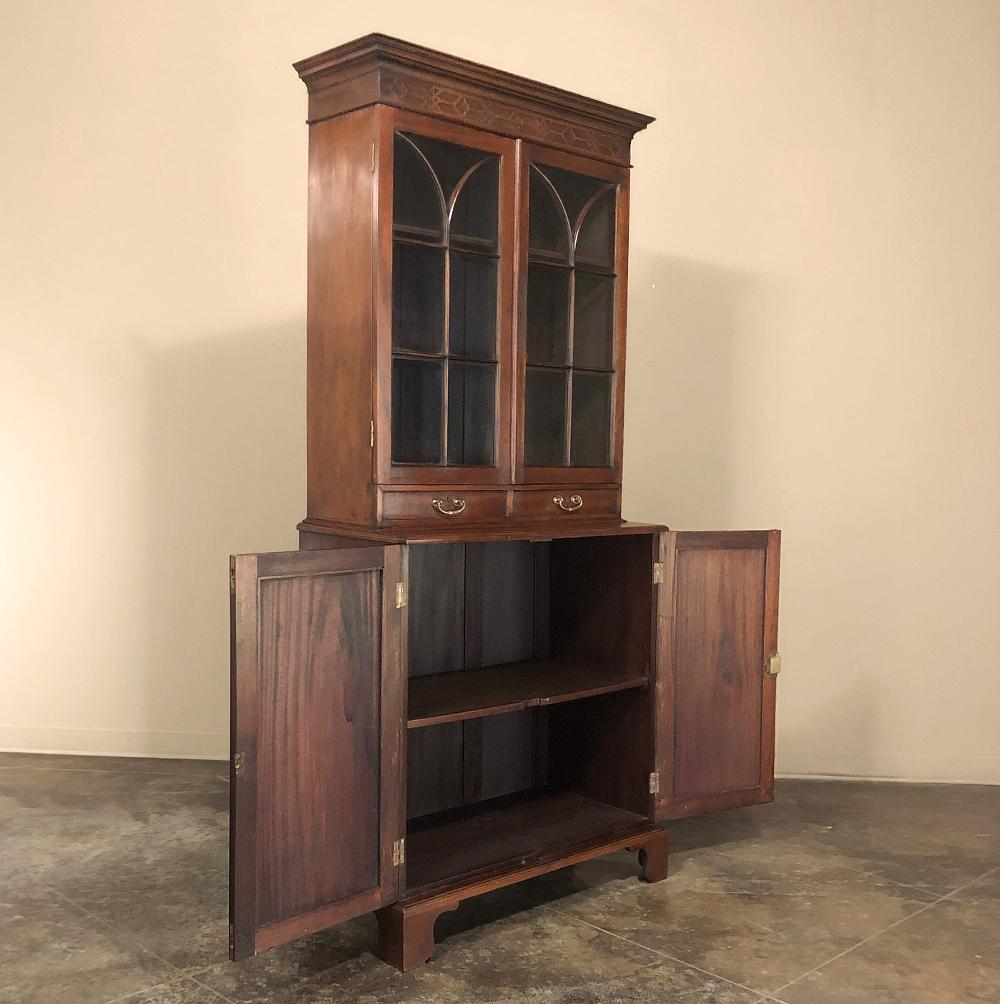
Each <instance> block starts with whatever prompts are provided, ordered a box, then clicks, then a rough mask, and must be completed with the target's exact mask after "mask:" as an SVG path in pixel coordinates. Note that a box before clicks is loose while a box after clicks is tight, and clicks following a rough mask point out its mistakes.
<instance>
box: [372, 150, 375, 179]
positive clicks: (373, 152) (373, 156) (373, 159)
mask: <svg viewBox="0 0 1000 1004" xmlns="http://www.w3.org/2000/svg"><path fill="white" fill-rule="evenodd" d="M374 173H375V144H374V143H372V174H374Z"/></svg>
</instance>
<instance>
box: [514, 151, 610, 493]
mask: <svg viewBox="0 0 1000 1004" xmlns="http://www.w3.org/2000/svg"><path fill="white" fill-rule="evenodd" d="M556 159H558V160H560V161H562V162H564V163H566V162H572V163H573V166H577V164H578V158H572V157H568V156H567V157H565V158H561V157H558V156H556ZM594 168H596V170H597V171H598V172H599V174H588V173H583V172H581V171H579V170H570V169H569V168H568V167H566V166H557V165H556V164H555V163H548V162H542V161H541V160H539V159H533V158H529V161H528V163H527V164H526V171H527V175H528V180H527V220H526V230H527V242H526V244H527V248H526V252H525V259H524V260H523V261H522V273H523V274H522V286H523V293H522V296H523V301H522V314H521V317H522V323H523V329H524V330H523V335H522V346H523V357H524V373H523V384H522V387H523V412H522V414H523V421H522V427H521V432H520V439H521V445H520V456H519V461H520V463H519V467H520V470H521V474H522V480H533V481H547V480H552V481H560V480H566V479H569V478H572V479H577V480H579V479H581V476H582V478H583V479H584V480H606V479H609V478H610V476H611V474H612V472H613V469H614V468H615V467H616V466H617V463H616V460H617V458H616V447H617V438H618V436H617V434H616V430H615V420H614V415H615V401H616V399H617V397H618V395H619V394H620V388H619V387H618V386H617V380H618V377H619V372H618V371H619V361H618V359H617V355H618V353H617V350H616V332H617V327H618V325H617V323H616V303H617V297H618V296H619V295H623V291H622V292H621V293H620V292H619V290H618V281H619V271H620V268H621V264H622V262H623V259H622V258H620V256H619V250H618V249H619V239H618V238H619V235H618V233H617V215H618V203H619V199H620V198H621V197H622V196H621V192H622V188H623V187H624V184H625V175H624V172H623V171H620V170H619V169H617V168H610V167H605V166H600V165H594ZM522 222H523V221H522ZM570 469H573V470H572V472H571V471H570ZM582 469H589V470H582Z"/></svg>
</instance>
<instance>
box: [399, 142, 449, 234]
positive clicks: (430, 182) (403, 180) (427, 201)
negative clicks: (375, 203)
mask: <svg viewBox="0 0 1000 1004" xmlns="http://www.w3.org/2000/svg"><path fill="white" fill-rule="evenodd" d="M392 149H393V170H392V219H393V224H394V225H395V226H396V228H397V229H398V230H401V231H404V232H407V233H414V234H416V235H417V236H420V237H424V238H426V239H429V240H435V241H440V240H441V239H442V238H443V236H444V205H443V203H442V201H441V196H440V194H439V192H438V186H437V183H436V182H435V181H434V177H433V175H432V174H431V172H430V170H429V168H428V167H427V165H426V164H425V163H424V161H423V159H422V158H421V156H420V155H419V154H418V153H417V152H416V150H414V149H413V147H412V146H411V145H410V144H409V143H408V142H407V141H406V140H405V139H403V137H402V136H400V135H399V133H397V134H396V137H395V140H394V141H393V148H392Z"/></svg>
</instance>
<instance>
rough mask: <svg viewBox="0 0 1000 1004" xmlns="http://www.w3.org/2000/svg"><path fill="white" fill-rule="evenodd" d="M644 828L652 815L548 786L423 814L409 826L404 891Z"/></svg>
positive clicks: (418, 891) (525, 863) (421, 890)
mask: <svg viewBox="0 0 1000 1004" xmlns="http://www.w3.org/2000/svg"><path fill="white" fill-rule="evenodd" d="M650 828H651V823H650V821H649V820H648V819H647V818H645V817H643V816H640V815H638V814H636V813H634V812H628V811H626V810H625V809H618V808H615V807H614V806H612V805H605V804H604V803H603V802H598V801H596V800H595V799H592V798H587V797H585V796H583V795H577V794H574V793H572V792H558V793H552V792H549V791H547V790H542V791H537V792H530V793H527V794H526V795H524V794H522V795H520V796H513V797H507V798H501V799H495V800H493V801H492V802H481V803H480V804H479V805H476V806H470V807H469V808H466V809H458V810H453V811H451V812H446V813H439V814H438V815H436V816H426V817H424V818H423V819H417V820H413V821H411V823H410V824H409V826H408V828H407V837H406V897H407V898H415V897H419V896H422V895H426V893H427V892H428V891H429V890H431V889H433V888H435V887H440V886H452V885H461V884H462V883H464V882H468V881H469V879H470V878H471V877H473V876H478V875H483V874H484V873H488V872H489V873H499V872H503V871H504V870H505V869H509V868H517V869H523V868H525V867H530V866H531V865H535V864H540V863H542V862H544V861H547V860H553V859H555V858H559V857H564V856H566V855H567V854H569V853H571V852H572V851H573V850H575V849H579V848H582V847H585V846H586V845H588V844H593V843H595V842H600V841H610V840H614V839H616V838H622V837H625V836H628V835H630V834H640V833H645V832H648V831H649V830H650Z"/></svg>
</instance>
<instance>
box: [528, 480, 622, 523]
mask: <svg viewBox="0 0 1000 1004" xmlns="http://www.w3.org/2000/svg"><path fill="white" fill-rule="evenodd" d="M557 499H559V500H561V502H560V501H556V500H557ZM620 512H621V490H620V489H619V488H618V487H617V486H616V487H612V488H598V487H590V486H589V485H588V486H586V487H583V486H582V485H578V484H576V483H574V482H572V481H567V483H566V484H562V485H556V486H551V485H550V486H549V487H547V488H530V489H522V490H519V491H515V492H512V493H511V517H512V518H514V519H523V520H528V521H529V522H530V521H535V520H539V519H551V520H559V521H562V522H568V521H570V520H576V521H578V522H583V521H586V520H588V519H590V518H592V517H594V516H598V517H603V516H607V517H611V518H614V517H616V516H618V514H619V513H620Z"/></svg>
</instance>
